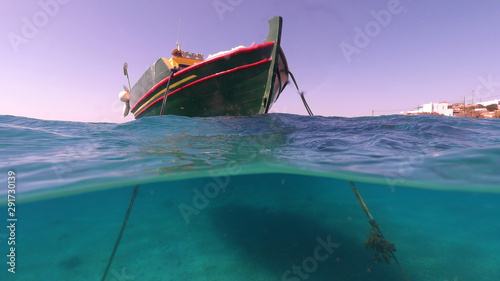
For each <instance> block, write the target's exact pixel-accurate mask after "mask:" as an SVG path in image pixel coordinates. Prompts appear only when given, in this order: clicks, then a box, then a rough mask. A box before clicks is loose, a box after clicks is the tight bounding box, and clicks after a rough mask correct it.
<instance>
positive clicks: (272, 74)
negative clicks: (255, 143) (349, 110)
mask: <svg viewBox="0 0 500 281" xmlns="http://www.w3.org/2000/svg"><path fill="white" fill-rule="evenodd" d="M272 21H273V23H272ZM280 36H281V18H279V17H276V18H274V19H272V20H270V33H269V35H268V39H266V41H267V42H265V43H263V44H258V45H254V46H252V47H247V48H240V49H238V50H235V51H232V52H229V53H227V54H224V55H222V56H220V57H216V58H213V59H209V60H206V61H204V62H202V63H199V64H195V65H192V66H190V67H187V68H185V69H182V70H180V71H178V72H176V73H174V74H173V75H171V71H170V69H168V67H167V68H165V66H164V65H163V64H164V63H165V62H164V61H163V60H162V59H160V60H158V61H157V62H156V63H155V64H154V65H153V66H152V68H151V69H150V70H148V72H146V73H145V74H144V75H143V77H141V80H142V81H141V80H140V81H139V82H138V83H137V84H136V85H134V87H133V89H132V91H131V93H130V96H131V97H130V104H131V105H132V109H131V112H132V113H133V114H134V116H135V118H142V117H148V116H156V115H160V112H161V108H162V104H163V103H164V99H165V92H166V90H167V84H169V87H168V95H167V96H166V98H167V100H166V102H165V108H164V113H163V114H165V115H167V114H172V115H181V116H188V117H207V116H224V115H230V116H249V115H255V114H263V113H267V112H268V111H269V109H270V108H271V107H272V104H273V103H274V102H275V101H276V100H277V98H278V96H279V94H280V93H281V91H283V89H284V87H285V85H286V84H287V82H288V66H287V63H286V58H285V55H284V53H283V51H282V50H281V48H280V46H279V45H280ZM270 40H272V41H270ZM148 73H150V74H148ZM151 73H153V74H154V75H156V76H155V77H153V76H152V75H151ZM170 79H171V81H170V83H169V80H170ZM145 81H146V82H145ZM151 84H154V86H152V87H150V85H151ZM144 85H146V86H144ZM149 87H150V88H149ZM148 88H149V89H148ZM146 89H148V90H147V91H146Z"/></svg>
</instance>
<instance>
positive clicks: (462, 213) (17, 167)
mask: <svg viewBox="0 0 500 281" xmlns="http://www.w3.org/2000/svg"><path fill="white" fill-rule="evenodd" d="M0 173H1V174H0V181H1V185H0V186H1V187H0V197H1V198H0V221H1V225H3V226H1V227H0V253H1V255H0V264H2V266H1V268H0V269H1V271H0V280H36V281H44V280H51V281H52V280H58V281H59V280H61V281H63V280H68V281H79V280H82V281H89V280H102V278H103V275H104V274H105V271H106V266H107V265H108V262H109V260H110V257H111V254H112V252H113V249H114V246H115V243H116V241H117V239H118V237H119V234H120V230H121V229H122V225H123V223H124V220H125V218H126V214H127V211H128V210H129V211H130V213H129V217H128V218H127V224H126V227H125V228H124V231H123V232H122V234H123V235H122V236H120V241H119V243H118V244H116V245H117V248H116V252H115V256H114V259H113V260H112V263H111V264H110V267H109V271H108V272H107V277H106V279H105V280H108V281H125V280H136V281H139V280H141V281H142V280H147V281H167V280H172V281H173V280H175V281H179V280H188V281H189V280H203V281H219V280H220V281H226V280H234V281H240V280H252V281H256V280H266V281H267V280H283V281H286V280H289V281H301V280H318V281H327V280H339V281H341V280H374V281H375V280H377V281H378V280H380V281H392V280H412V281H414V280H415V281H416V280H422V281H424V280H425V281H432V280H436V281H445V280H447V281H458V280H460V281H462V280H488V281H492V280H500V270H499V264H500V236H499V235H500V234H499V233H500V119H469V118H452V117H441V116H396V115H394V116H382V117H359V118H341V117H308V116H299V115H290V114H268V115H260V116H253V117H213V118H186V117H177V116H162V117H151V118H143V119H140V120H136V121H132V122H128V123H124V124H111V123H80V122H64V121H44V120H36V119H30V118H24V117H14V116H4V115H0ZM9 183H10V184H9ZM351 183H352V184H353V185H354V186H355V187H357V189H358V190H359V193H360V194H361V196H362V198H363V199H364V202H365V203H366V206H367V207H368V209H369V211H370V213H371V215H373V218H374V219H375V220H376V222H377V224H378V227H379V229H380V230H381V232H382V234H383V236H384V237H385V238H386V239H387V240H388V241H390V242H391V243H393V244H394V246H395V248H396V251H395V252H394V254H395V257H396V258H397V261H398V262H399V265H400V266H398V264H397V263H396V262H395V260H394V259H392V260H391V261H390V262H389V263H385V262H383V261H382V262H376V261H375V259H374V254H373V252H371V251H370V250H369V249H366V248H365V247H364V244H363V242H364V241H365V240H366V238H367V234H368V233H369V232H370V224H369V221H368V218H367V216H366V215H365V213H364V212H363V210H362V209H361V207H360V202H359V201H358V199H357V197H356V196H355V193H354V191H353V188H352V187H351ZM10 190H14V191H10ZM134 191H137V193H136V194H135V196H133V194H134ZM8 192H10V193H9V194H10V195H13V196H11V197H10V200H8V199H9V198H8ZM14 192H15V193H14ZM131 198H134V201H133V204H130V203H131ZM8 202H10V203H8ZM8 204H10V207H11V208H10V209H9V205H8ZM14 208H15V209H14ZM9 226H10V227H9ZM14 226H15V227H14ZM13 242H14V243H13ZM12 261H13V262H12ZM9 269H10V270H11V271H15V273H12V272H11V271H9Z"/></svg>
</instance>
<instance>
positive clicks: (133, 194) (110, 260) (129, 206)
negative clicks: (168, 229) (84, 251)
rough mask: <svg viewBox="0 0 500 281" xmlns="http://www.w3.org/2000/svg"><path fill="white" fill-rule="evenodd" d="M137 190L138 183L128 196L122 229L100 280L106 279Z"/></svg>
mask: <svg viewBox="0 0 500 281" xmlns="http://www.w3.org/2000/svg"><path fill="white" fill-rule="evenodd" d="M137 191H139V185H136V186H135V188H134V192H133V193H132V197H131V198H130V202H129V204H128V209H127V214H126V215H125V219H124V220H123V224H122V229H121V230H120V234H119V235H118V238H117V239H116V242H115V247H114V248H113V252H111V257H109V260H108V265H107V266H106V270H105V271H104V274H103V275H102V278H101V281H104V280H106V276H107V275H108V271H109V268H110V267H111V264H112V263H113V259H114V258H115V254H116V250H118V245H120V240H121V239H122V235H123V232H124V231H125V227H126V226H127V222H128V217H129V216H130V212H131V211H132V206H133V205H134V201H135V197H136V196H137Z"/></svg>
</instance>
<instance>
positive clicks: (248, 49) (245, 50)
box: [130, 42, 274, 116]
mask: <svg viewBox="0 0 500 281" xmlns="http://www.w3.org/2000/svg"><path fill="white" fill-rule="evenodd" d="M273 45H274V42H267V43H263V44H257V45H255V46H251V47H246V48H241V49H238V50H234V51H232V52H229V53H227V54H224V55H221V56H220V57H216V58H213V59H210V60H206V61H203V62H201V63H197V64H194V65H192V66H189V67H186V68H184V69H182V70H179V71H178V72H176V73H175V74H174V75H173V77H177V76H179V75H182V74H185V73H186V72H189V71H192V70H195V69H198V68H200V67H203V66H206V65H208V64H211V63H214V62H217V61H220V60H223V59H227V58H228V57H230V56H233V55H237V54H244V53H251V52H254V51H256V50H258V49H264V48H267V47H270V46H273ZM169 78H170V76H168V77H167V78H165V79H163V80H161V81H160V82H158V84H156V85H155V86H154V87H153V88H151V89H150V90H149V91H148V92H147V93H146V94H144V96H142V98H140V99H139V100H138V101H137V102H136V103H135V104H134V106H132V108H131V109H130V111H131V112H133V111H134V110H136V108H137V106H138V105H139V104H141V103H142V102H143V101H144V100H146V99H148V98H149V96H150V95H151V94H152V93H154V92H155V91H156V90H157V89H158V88H159V87H160V86H163V85H164V84H166V83H167V81H168V79H169ZM148 107H149V106H148ZM134 116H136V115H134Z"/></svg>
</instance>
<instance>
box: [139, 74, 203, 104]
mask: <svg viewBox="0 0 500 281" xmlns="http://www.w3.org/2000/svg"><path fill="white" fill-rule="evenodd" d="M194 78H196V75H191V76H189V77H186V78H184V79H182V80H180V81H177V82H175V83H174V84H172V85H170V86H169V87H168V89H169V92H170V91H172V90H173V89H174V88H176V87H177V86H179V85H181V84H184V83H186V82H188V81H189V80H192V79H194ZM166 90H167V89H166V88H165V89H163V90H161V91H159V92H158V93H157V94H156V95H154V96H153V97H152V98H150V99H149V100H148V101H147V102H145V103H144V104H143V105H141V107H139V108H138V109H136V110H135V112H140V111H141V110H142V109H143V108H144V107H146V106H148V105H149V104H150V103H152V102H153V101H155V100H156V99H157V98H159V97H160V96H161V95H164V94H165V91H166Z"/></svg>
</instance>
